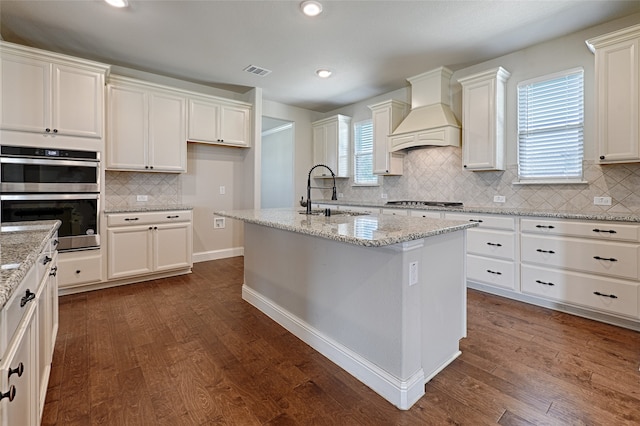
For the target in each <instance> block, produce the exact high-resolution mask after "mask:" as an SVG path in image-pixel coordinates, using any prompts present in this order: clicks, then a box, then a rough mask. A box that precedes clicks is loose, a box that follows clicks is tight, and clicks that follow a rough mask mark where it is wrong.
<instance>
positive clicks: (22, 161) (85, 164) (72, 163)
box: [0, 157, 100, 167]
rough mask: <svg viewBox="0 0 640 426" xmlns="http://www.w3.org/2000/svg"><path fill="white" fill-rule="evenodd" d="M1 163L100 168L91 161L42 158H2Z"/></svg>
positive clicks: (97, 162) (0, 158)
mask: <svg viewBox="0 0 640 426" xmlns="http://www.w3.org/2000/svg"><path fill="white" fill-rule="evenodd" d="M0 163H4V164H34V165H44V166H79V167H98V165H99V164H100V162H99V161H95V160H89V161H82V160H53V159H40V158H16V157H0Z"/></svg>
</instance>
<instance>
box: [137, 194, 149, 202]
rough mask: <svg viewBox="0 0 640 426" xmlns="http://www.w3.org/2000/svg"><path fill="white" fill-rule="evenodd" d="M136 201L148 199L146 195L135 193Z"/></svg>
mask: <svg viewBox="0 0 640 426" xmlns="http://www.w3.org/2000/svg"><path fill="white" fill-rule="evenodd" d="M136 201H149V196H148V195H136Z"/></svg>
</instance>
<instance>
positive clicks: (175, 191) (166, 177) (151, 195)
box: [105, 171, 182, 209]
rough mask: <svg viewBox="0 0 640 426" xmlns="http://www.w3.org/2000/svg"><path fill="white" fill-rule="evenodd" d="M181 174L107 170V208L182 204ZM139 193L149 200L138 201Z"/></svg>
mask: <svg viewBox="0 0 640 426" xmlns="http://www.w3.org/2000/svg"><path fill="white" fill-rule="evenodd" d="M181 193H182V191H181V186H180V176H179V175H178V174H177V173H148V172H113V171H107V172H105V198H106V200H105V208H106V209H110V208H120V207H130V206H144V205H159V206H166V205H171V204H180V202H181V200H182V195H181ZM138 195H146V196H147V197H148V198H147V201H145V202H138V201H137V196H138Z"/></svg>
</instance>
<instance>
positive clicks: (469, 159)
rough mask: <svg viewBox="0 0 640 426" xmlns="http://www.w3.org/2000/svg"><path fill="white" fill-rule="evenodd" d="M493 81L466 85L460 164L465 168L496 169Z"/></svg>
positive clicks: (464, 90)
mask: <svg viewBox="0 0 640 426" xmlns="http://www.w3.org/2000/svg"><path fill="white" fill-rule="evenodd" d="M494 92H495V91H494V88H493V82H492V81H484V82H481V83H475V84H471V85H469V86H465V87H464V89H463V95H462V96H463V108H462V120H463V123H464V125H463V129H462V132H463V133H462V135H463V138H464V141H463V144H462V146H463V157H464V158H463V160H462V162H463V164H464V168H465V169H467V170H493V169H495V166H496V164H495V158H496V147H495V125H494V121H495V114H494V111H495V105H494V102H495V100H494V99H493V98H494Z"/></svg>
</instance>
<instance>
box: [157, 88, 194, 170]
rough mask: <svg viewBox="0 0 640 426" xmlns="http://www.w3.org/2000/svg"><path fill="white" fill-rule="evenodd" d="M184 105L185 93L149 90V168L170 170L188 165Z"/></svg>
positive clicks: (184, 168)
mask: <svg viewBox="0 0 640 426" xmlns="http://www.w3.org/2000/svg"><path fill="white" fill-rule="evenodd" d="M185 105H186V100H185V98H184V97H180V96H175V95H172V94H168V93H150V94H149V156H148V167H149V169H153V170H154V171H170V172H184V171H185V170H186V169H187V164H186V163H187V134H186V129H185V127H186V124H185V122H186V111H185Z"/></svg>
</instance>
